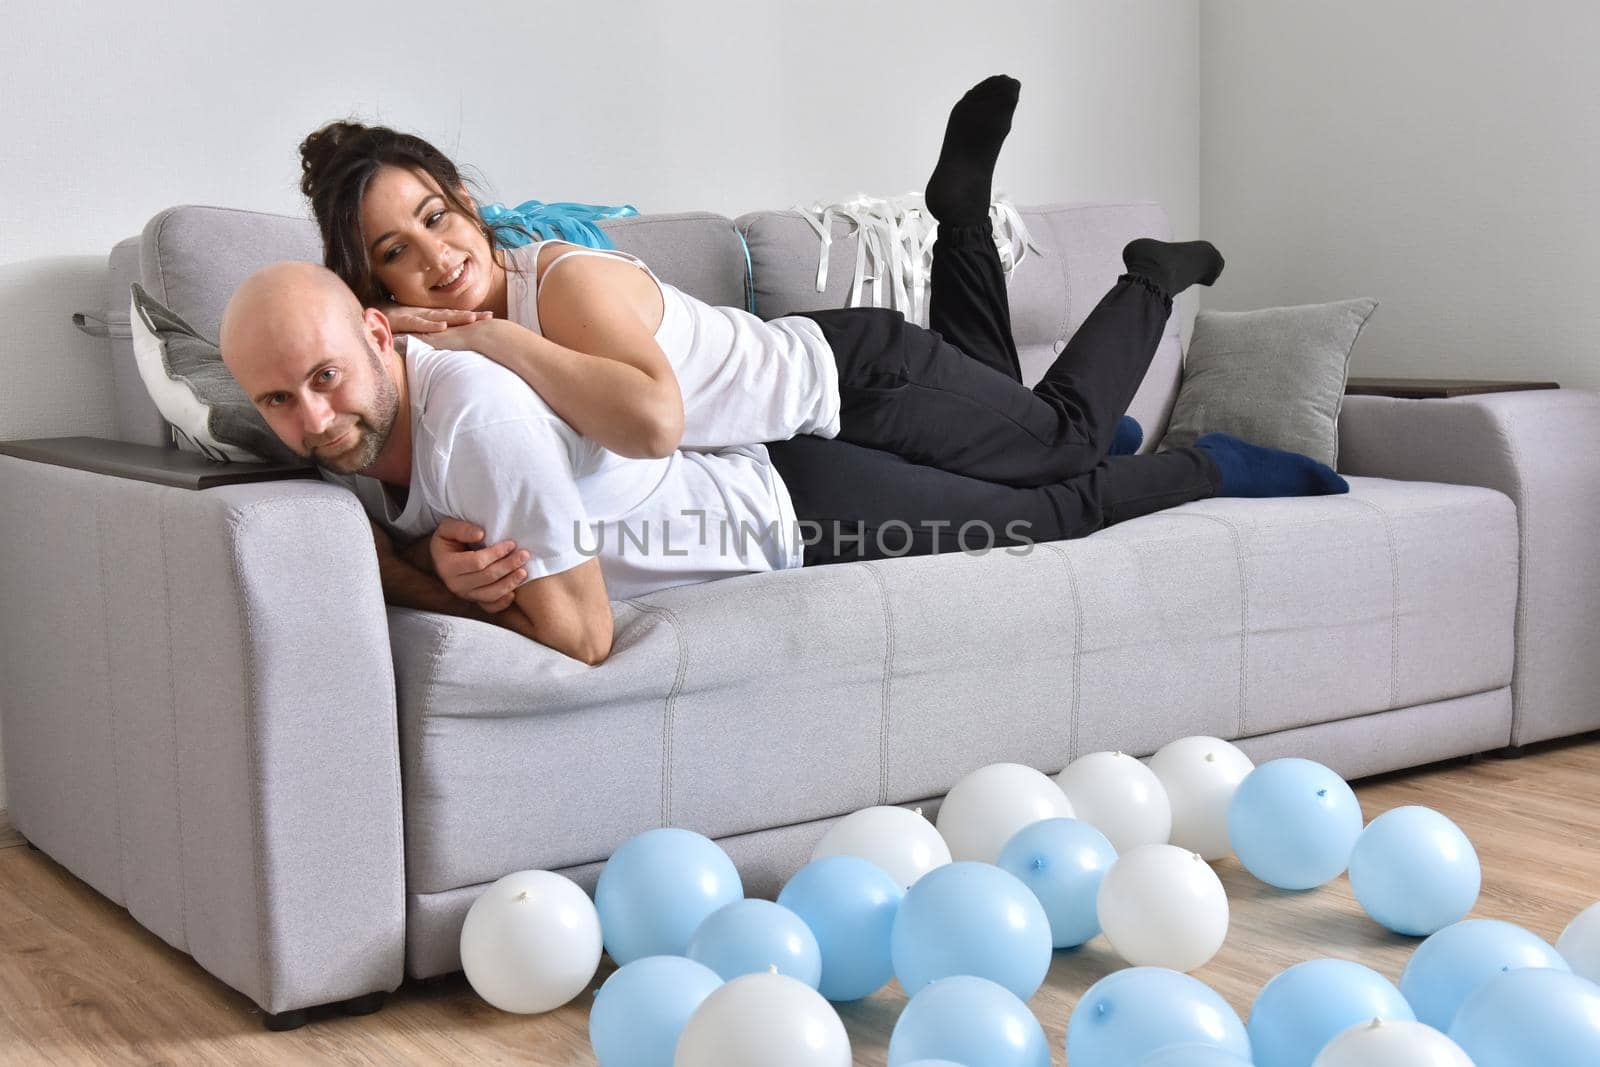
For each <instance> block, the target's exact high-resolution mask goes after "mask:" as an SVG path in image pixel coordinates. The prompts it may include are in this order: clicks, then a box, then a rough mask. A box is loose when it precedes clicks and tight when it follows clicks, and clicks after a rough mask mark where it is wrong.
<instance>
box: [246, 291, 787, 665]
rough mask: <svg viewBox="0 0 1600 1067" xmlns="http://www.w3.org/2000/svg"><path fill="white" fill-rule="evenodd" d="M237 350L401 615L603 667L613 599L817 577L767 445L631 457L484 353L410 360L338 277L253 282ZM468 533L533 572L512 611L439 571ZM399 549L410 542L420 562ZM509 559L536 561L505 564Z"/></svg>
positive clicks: (414, 341) (254, 395) (418, 344)
mask: <svg viewBox="0 0 1600 1067" xmlns="http://www.w3.org/2000/svg"><path fill="white" fill-rule="evenodd" d="M221 342H222V355H223V361H224V363H226V364H227V367H228V369H229V370H230V371H231V372H232V373H233V376H234V378H235V379H237V380H238V382H239V384H240V385H241V386H242V387H243V388H244V390H245V392H246V394H247V395H248V396H249V397H250V399H251V401H252V402H253V403H254V404H255V406H256V409H257V410H258V411H260V412H261V414H262V415H263V417H264V418H265V419H266V421H267V424H268V425H269V426H270V427H271V428H272V430H273V432H274V433H276V434H277V435H278V437H279V438H280V439H281V440H283V442H284V443H285V444H286V445H288V446H289V447H290V448H291V449H293V450H294V451H295V452H296V453H298V454H299V455H302V456H305V457H306V458H308V459H310V460H312V461H313V462H314V463H316V464H317V465H318V466H319V467H320V468H321V469H322V472H323V475H324V477H326V478H328V479H329V480H332V481H335V482H338V483H340V484H343V485H346V486H348V487H349V488H350V489H351V490H352V491H354V492H355V493H356V495H357V496H358V497H359V498H360V499H361V501H362V503H363V505H364V506H365V507H366V509H367V512H368V514H369V515H370V516H371V517H372V518H373V520H374V531H375V537H376V540H377V544H378V551H379V561H380V570H381V572H382V573H383V576H384V591H385V595H386V596H388V598H389V599H390V600H391V601H392V602H395V603H400V604H403V605H406V606H412V607H420V608H425V609H428V610H437V611H449V612H451V613H453V614H460V615H467V616H471V617H478V618H482V619H484V620H485V621H490V622H494V623H497V624H499V625H502V626H506V627H509V628H511V629H514V630H517V631H518V632H519V633H522V634H524V635H525V636H527V637H530V638H532V639H533V640H535V641H538V642H539V643H541V644H544V645H547V646H549V647H551V648H553V649H556V650H557V651H559V652H562V653H564V654H565V655H568V656H571V657H573V658H575V659H579V660H582V661H583V662H585V663H589V664H591V665H592V664H596V663H599V662H601V661H602V660H604V659H605V658H606V656H607V655H608V654H609V653H610V650H611V641H612V616H611V605H610V600H611V597H617V598H623V597H628V596H637V595H641V594H643V593H646V592H651V591H653V590H655V589H661V588H666V587H668V586H672V585H680V584H686V583H689V582H701V581H709V580H711V579H714V578H720V577H727V576H729V575H733V574H748V573H753V572H759V571H767V570H775V569H779V568H782V567H790V566H799V565H800V563H801V559H802V554H801V548H800V545H799V543H798V540H797V537H798V534H797V532H796V529H795V527H796V523H795V519H794V514H793V511H792V506H791V504H790V502H789V497H788V493H787V492H786V491H785V490H784V488H783V483H782V481H781V479H779V478H778V475H777V473H776V471H775V470H774V469H773V467H772V464H771V463H770V461H768V460H767V457H766V452H765V450H764V449H763V448H762V447H761V446H760V445H753V446H749V447H738V448H730V449H725V450H721V451H718V452H708V453H701V452H693V453H686V452H674V453H672V454H671V455H669V456H666V457H664V458H660V459H627V458H624V457H622V456H618V455H615V454H614V453H611V452H608V451H606V450H605V449H603V448H601V447H600V446H599V445H598V444H596V443H594V442H593V441H590V440H589V439H587V438H584V437H582V436H580V435H579V434H578V433H577V432H576V431H574V430H573V429H572V428H571V426H569V425H568V424H567V423H566V422H564V421H563V420H562V419H561V418H560V417H559V416H557V415H556V414H555V413H554V412H553V411H552V410H551V409H550V407H549V405H547V404H546V403H545V402H544V401H543V400H542V399H541V398H540V397H539V396H538V394H537V393H535V392H533V391H532V390H531V389H529V388H528V387H527V385H526V384H524V383H523V381H522V380H521V379H520V378H518V377H517V376H516V375H515V374H513V373H512V372H510V371H508V370H506V369H505V368H503V367H501V366H499V365H497V364H495V363H493V362H491V361H489V360H488V359H485V358H484V357H482V356H480V355H478V354H477V353H474V352H457V351H448V350H443V349H436V348H433V347H432V346H430V345H428V344H427V343H425V342H423V341H421V340H420V339H418V338H416V337H409V336H406V337H402V338H400V339H399V342H400V343H399V345H397V339H396V338H395V336H394V335H393V334H392V333H391V331H390V329H389V322H388V320H387V319H386V318H385V317H384V315H383V314H382V313H381V312H379V311H377V310H375V309H370V308H369V309H365V310H364V309H362V307H361V306H360V304H359V303H358V302H357V301H356V298H355V296H354V295H353V294H352V293H351V292H350V290H349V289H348V288H347V287H346V286H345V285H344V283H343V282H341V281H340V280H339V279H338V278H337V277H336V276H335V275H334V274H332V273H331V272H330V271H327V270H325V269H324V268H322V267H319V266H316V265H314V264H310V263H278V264H274V265H272V266H269V267H266V268H264V269H263V270H261V271H259V272H257V273H256V274H254V275H252V276H251V277H250V278H249V279H247V280H246V281H245V283H244V284H243V285H241V286H240V287H239V289H238V291H237V292H235V293H234V295H233V298H232V300H230V301H229V303H228V307H227V310H226V312H225V313H224V316H223V322H222V337H221ZM591 516H597V517H598V518H597V519H595V520H592V519H591ZM451 518H455V519H460V520H464V521H469V522H470V523H471V524H475V525H476V526H478V527H479V528H481V530H482V531H487V534H488V538H489V540H490V541H491V542H494V544H492V545H491V546H490V548H489V549H485V550H483V551H484V553H485V555H484V557H483V559H485V560H490V561H491V564H492V566H494V567H495V568H499V569H498V570H494V571H489V572H488V573H489V574H490V575H491V576H498V575H500V574H503V573H506V572H507V571H509V570H510V569H511V568H516V569H517V572H518V573H511V574H509V575H508V577H509V578H510V579H512V580H513V581H512V584H514V585H515V590H514V593H513V594H512V601H513V603H512V604H511V605H510V606H509V607H507V608H506V609H505V610H503V611H494V612H488V611H485V610H483V609H481V608H478V607H477V606H475V605H472V604H469V603H467V602H465V601H462V600H460V599H459V598H456V597H454V596H452V595H451V594H450V593H449V592H448V591H447V590H446V589H444V587H443V586H441V585H440V584H439V582H438V581H437V580H433V579H430V578H429V577H428V576H427V575H426V574H423V573H420V570H421V569H426V566H427V562H428V560H429V553H428V551H427V548H428V540H429V536H430V535H432V534H434V532H435V530H436V529H439V528H440V527H441V524H442V523H445V521H446V520H448V519H451ZM597 527H598V528H597ZM730 533H731V535H732V536H730ZM390 534H393V535H395V536H396V537H399V538H403V539H405V540H406V541H408V542H410V548H409V549H408V550H407V551H406V552H405V553H404V554H403V555H402V554H399V553H396V552H395V550H394V544H393V541H392V540H391V539H390V537H389V536H388V535H390ZM505 542H513V543H514V545H515V546H520V554H519V555H513V556H505V557H503V558H502V557H498V556H495V555H494V554H493V553H494V550H495V549H496V548H498V547H499V546H500V545H501V544H504V543H505ZM418 546H421V548H420V549H419V548H418ZM463 547H464V546H463ZM523 556H525V557H526V558H525V559H523V558H522V557H523ZM602 560H603V561H604V563H605V571H604V573H602V569H601V562H602ZM469 562H470V561H469ZM521 572H525V578H526V580H525V581H522V582H521V584H515V581H514V580H516V579H518V578H519V576H520V575H521ZM608 587H609V588H608Z"/></svg>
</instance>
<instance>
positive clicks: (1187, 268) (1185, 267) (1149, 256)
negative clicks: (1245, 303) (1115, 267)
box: [1122, 237, 1223, 296]
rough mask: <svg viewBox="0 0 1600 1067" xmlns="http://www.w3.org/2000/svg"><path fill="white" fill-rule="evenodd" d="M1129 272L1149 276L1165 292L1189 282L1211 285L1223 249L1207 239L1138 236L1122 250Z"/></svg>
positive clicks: (1180, 288) (1178, 290)
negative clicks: (1168, 239)
mask: <svg viewBox="0 0 1600 1067" xmlns="http://www.w3.org/2000/svg"><path fill="white" fill-rule="evenodd" d="M1122 262H1123V265H1124V266H1126V267H1127V268H1128V273H1129V274H1137V275H1139V276H1140V277H1143V278H1148V279H1149V280H1150V281H1152V282H1154V283H1155V284H1156V285H1157V286H1158V287H1159V288H1160V289H1162V290H1163V291H1164V292H1165V293H1166V294H1167V295H1168V296H1177V295H1178V294H1179V293H1181V292H1183V291H1184V290H1185V289H1187V288H1189V286H1191V285H1197V284H1198V285H1210V284H1212V283H1213V282H1215V281H1216V280H1217V278H1218V277H1220V276H1221V274H1222V267H1223V259H1222V253H1221V252H1218V251H1217V246H1216V245H1214V244H1212V243H1211V242H1210V241H1183V242H1179V243H1176V244H1175V243H1173V242H1171V241H1157V240H1156V239H1155V238H1154V237H1141V238H1139V239H1138V240H1137V241H1129V242H1128V245H1127V247H1126V248H1124V249H1123V250H1122Z"/></svg>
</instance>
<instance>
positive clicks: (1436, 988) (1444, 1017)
mask: <svg viewBox="0 0 1600 1067" xmlns="http://www.w3.org/2000/svg"><path fill="white" fill-rule="evenodd" d="M1519 967H1548V968H1551V969H1553V970H1557V971H1570V970H1572V968H1571V967H1570V966H1568V965H1567V961H1566V960H1564V959H1562V958H1561V954H1560V953H1559V952H1557V951H1556V950H1555V949H1554V948H1553V947H1552V946H1551V945H1550V943H1549V942H1548V941H1546V940H1544V939H1543V938H1541V937H1539V936H1538V935H1537V934H1534V933H1531V932H1529V931H1527V930H1524V929H1523V928H1522V927H1520V926H1517V925H1516V924H1515V923H1508V922H1501V921H1500V920H1499V919H1467V920H1466V921H1464V922H1458V923H1455V924H1454V925H1451V926H1446V927H1445V928H1444V929H1443V930H1440V931H1439V932H1438V933H1436V934H1434V935H1433V936H1432V937H1430V938H1428V939H1427V940H1426V941H1424V942H1423V943H1422V944H1420V945H1418V946H1417V950H1416V951H1415V952H1413V953H1412V954H1411V959H1410V960H1408V961H1406V969H1405V970H1403V971H1401V972H1400V992H1401V993H1403V994H1405V998H1406V1000H1408V1001H1410V1002H1411V1010H1412V1011H1414V1012H1416V1013H1417V1021H1418V1022H1424V1023H1427V1024H1428V1025H1429V1026H1431V1027H1433V1028H1434V1029H1435V1030H1445V1031H1448V1030H1449V1029H1450V1024H1451V1023H1452V1022H1454V1021H1455V1017H1456V1012H1457V1011H1459V1010H1460V1009H1461V1005H1462V1004H1463V1003H1465V1001H1466V999H1467V997H1469V996H1471V995H1472V993H1473V992H1474V991H1475V990H1476V989H1477V988H1478V987H1479V986H1481V985H1482V984H1483V983H1485V982H1487V981H1488V980H1489V979H1491V978H1493V977H1494V976H1495V975H1497V974H1499V973H1500V972H1501V971H1504V970H1515V969H1517V968H1519Z"/></svg>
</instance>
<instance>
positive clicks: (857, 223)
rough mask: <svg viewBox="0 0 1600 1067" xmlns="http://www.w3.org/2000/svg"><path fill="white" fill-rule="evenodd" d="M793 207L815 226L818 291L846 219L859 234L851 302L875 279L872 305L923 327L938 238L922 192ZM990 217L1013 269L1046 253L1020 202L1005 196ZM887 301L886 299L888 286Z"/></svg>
mask: <svg viewBox="0 0 1600 1067" xmlns="http://www.w3.org/2000/svg"><path fill="white" fill-rule="evenodd" d="M794 210H795V211H798V212H800V214H801V216H802V217H803V218H804V219H805V220H806V222H808V223H810V225H811V228H812V229H813V230H815V231H816V234H817V239H818V241H819V242H820V244H821V248H820V249H819V251H818V254H817V292H819V293H821V292H825V291H826V290H827V288H828V258H829V252H830V249H831V248H832V245H833V223H834V221H835V220H836V219H843V220H844V221H845V222H848V223H849V224H850V227H851V228H850V230H849V232H848V233H847V234H846V235H845V236H847V237H848V236H850V235H851V234H854V235H855V237H856V262H855V270H854V272H853V277H852V279H851V282H850V299H849V302H848V305H847V306H849V307H862V306H865V305H864V304H863V302H862V301H863V290H864V289H865V287H866V283H867V282H868V281H870V282H872V303H871V306H872V307H889V308H898V309H899V310H900V312H901V313H902V314H904V315H905V316H906V318H908V319H910V320H912V321H913V322H915V323H917V324H918V325H920V326H926V325H927V324H928V280H929V275H930V273H931V272H932V269H933V245H934V242H935V241H936V240H937V239H938V223H937V222H936V221H935V219H934V218H933V216H932V215H930V214H928V209H927V206H926V205H925V204H924V203H923V200H922V195H921V194H920V193H907V194H906V195H904V196H897V197H891V198H888V199H885V198H883V197H871V196H867V195H866V194H864V193H863V194H860V195H858V196H856V197H854V198H852V199H850V200H845V201H841V202H840V203H837V204H813V205H811V206H810V207H806V206H805V205H803V204H796V205H795V207H794ZM989 221H990V223H991V224H992V225H993V227H994V240H995V248H996V251H998V252H999V254H1000V265H1001V267H1002V268H1004V270H1005V272H1006V274H1008V275H1009V274H1010V273H1011V272H1012V271H1014V270H1016V269H1017V267H1018V266H1020V265H1021V263H1022V261H1023V260H1024V259H1026V258H1027V256H1028V252H1029V251H1030V250H1032V251H1033V252H1034V253H1036V254H1038V255H1041V256H1042V255H1044V252H1043V251H1042V250H1041V249H1040V248H1039V246H1038V245H1036V244H1034V243H1033V237H1032V235H1031V234H1029V232H1028V227H1027V224H1026V223H1024V222H1023V221H1022V215H1021V214H1020V213H1019V212H1018V211H1017V209H1016V207H1015V206H1014V205H1013V204H1012V203H1011V202H1010V201H1009V200H1006V199H1005V198H1004V197H1003V196H997V197H996V198H995V201H994V203H993V204H991V205H990V206H989ZM886 286H887V288H888V294H887V296H888V302H887V303H885V302H884V298H885V292H884V290H885V287H886Z"/></svg>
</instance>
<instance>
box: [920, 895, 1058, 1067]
mask: <svg viewBox="0 0 1600 1067" xmlns="http://www.w3.org/2000/svg"><path fill="white" fill-rule="evenodd" d="M927 877H928V875H923V879H924V880H925V879H926V878H927ZM919 884H920V883H919ZM913 888H915V887H913ZM930 1058H932V1059H933V1061H934V1062H936V1063H937V1062H940V1061H942V1060H952V1061H954V1062H956V1063H959V1064H964V1065H965V1067H1050V1042H1049V1040H1048V1039H1047V1038H1046V1037H1045V1036H1044V1027H1042V1026H1040V1025H1039V1020H1038V1019H1035V1018H1034V1017H1033V1012H1031V1011H1029V1010H1028V1006H1027V1005H1026V1004H1024V1003H1023V1002H1022V1001H1021V1000H1018V999H1017V997H1016V995H1015V994H1013V993H1012V992H1011V991H1010V990H1008V989H1006V988H1005V987H1004V986H1000V985H997V984H995V983H994V982H991V981H989V980H988V979H987V978H975V977H973V976H971V975H955V976H953V977H950V978H941V979H939V980H938V981H936V982H932V983H929V984H928V985H927V986H926V987H924V988H923V990H922V992H920V993H918V994H917V995H916V996H914V997H912V998H911V1002H910V1003H908V1004H907V1005H906V1006H905V1010H904V1011H902V1012H901V1013H900V1019H899V1021H898V1022H896V1023H895V1024H894V1032H893V1033H892V1034H890V1035H889V1067H910V1064H912V1063H917V1062H924V1063H925V1062H927V1061H928V1060H929V1059H930Z"/></svg>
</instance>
